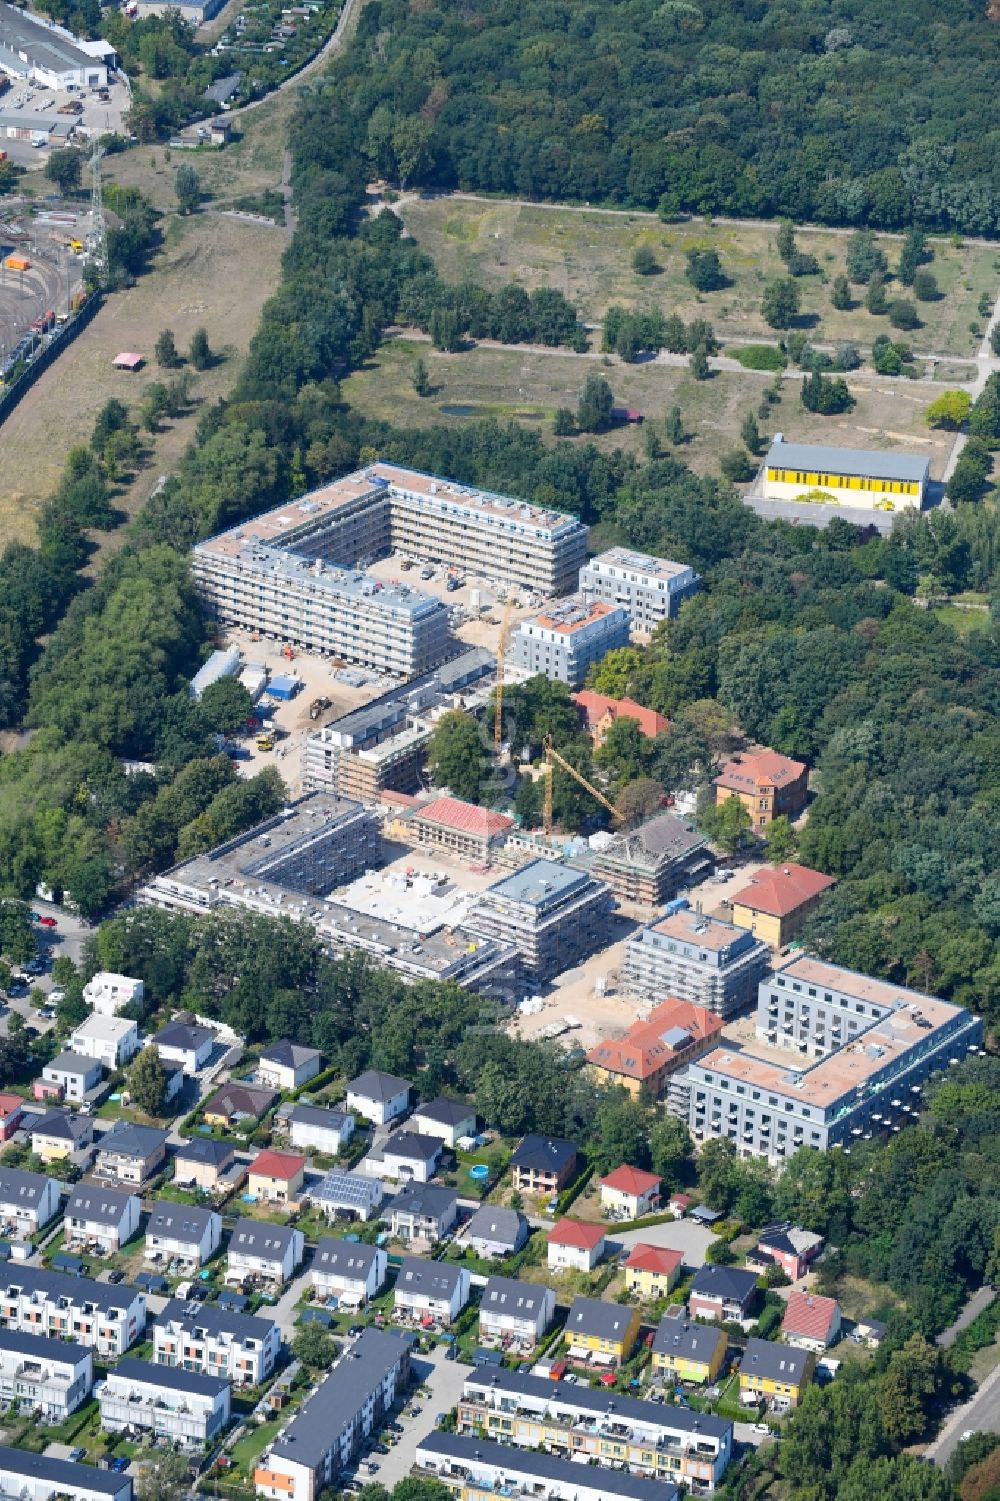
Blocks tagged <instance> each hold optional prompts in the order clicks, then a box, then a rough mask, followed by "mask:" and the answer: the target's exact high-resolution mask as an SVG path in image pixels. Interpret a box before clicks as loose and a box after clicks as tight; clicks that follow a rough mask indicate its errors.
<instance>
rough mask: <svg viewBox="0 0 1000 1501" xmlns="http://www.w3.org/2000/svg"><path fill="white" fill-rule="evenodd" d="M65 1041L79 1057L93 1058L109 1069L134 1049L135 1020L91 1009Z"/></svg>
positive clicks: (124, 1060) (125, 1060)
mask: <svg viewBox="0 0 1000 1501" xmlns="http://www.w3.org/2000/svg"><path fill="white" fill-rule="evenodd" d="M69 1045H70V1048H71V1049H72V1051H73V1052H74V1053H76V1054H78V1055H79V1056H80V1057H81V1058H94V1059H96V1061H97V1062H98V1063H101V1064H103V1065H104V1067H105V1068H106V1069H107V1070H108V1071H109V1073H113V1072H114V1070H115V1069H116V1068H121V1067H122V1065H123V1064H125V1063H128V1061H129V1059H130V1058H134V1057H135V1055H136V1053H138V1051H139V1048H140V1046H141V1044H140V1042H139V1024H138V1022H133V1021H129V1020H128V1018H127V1017H124V1016H101V1015H100V1014H99V1013H98V1012H94V1013H93V1014H92V1015H90V1016H88V1017H87V1020H86V1021H84V1022H81V1023H80V1025H79V1026H78V1027H77V1028H76V1030H75V1031H74V1032H73V1035H72V1036H71V1037H70V1040H69Z"/></svg>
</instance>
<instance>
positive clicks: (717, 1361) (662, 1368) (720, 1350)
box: [653, 1304, 727, 1385]
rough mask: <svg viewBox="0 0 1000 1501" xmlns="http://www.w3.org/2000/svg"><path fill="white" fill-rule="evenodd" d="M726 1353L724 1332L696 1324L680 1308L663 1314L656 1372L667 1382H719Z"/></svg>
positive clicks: (656, 1347) (655, 1354)
mask: <svg viewBox="0 0 1000 1501" xmlns="http://www.w3.org/2000/svg"><path fill="white" fill-rule="evenodd" d="M671 1315H673V1316H671ZM726 1349H727V1343H726V1336H725V1334H724V1333H723V1331H722V1330H721V1329H719V1328H716V1327H713V1326H712V1325H711V1324H696V1323H694V1322H693V1321H692V1320H691V1319H689V1318H688V1317H687V1315H686V1313H685V1312H684V1309H683V1308H682V1307H681V1306H680V1304H677V1305H676V1307H675V1308H674V1309H673V1310H668V1311H667V1313H665V1314H664V1316H663V1318H662V1319H661V1320H660V1324H659V1327H658V1329H657V1331H656V1334H655V1335H654V1336H653V1369H654V1370H655V1371H658V1372H659V1373H660V1375H661V1376H663V1378H664V1379H665V1380H667V1381H690V1382H692V1383H695V1384H700V1385H707V1384H708V1383H709V1382H712V1381H715V1380H716V1379H717V1378H718V1375H719V1372H720V1371H721V1370H722V1367H723V1364H724V1362H725V1359H726Z"/></svg>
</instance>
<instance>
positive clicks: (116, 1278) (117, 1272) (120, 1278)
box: [108, 1267, 125, 1287]
mask: <svg viewBox="0 0 1000 1501" xmlns="http://www.w3.org/2000/svg"><path fill="white" fill-rule="evenodd" d="M108 1281H109V1282H113V1283H114V1284H115V1286H116V1287H117V1286H118V1284H119V1282H124V1281H125V1273H124V1272H123V1271H122V1269H121V1267H115V1269H114V1271H113V1272H111V1273H109V1275H108Z"/></svg>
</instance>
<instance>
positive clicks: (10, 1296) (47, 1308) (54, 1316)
mask: <svg viewBox="0 0 1000 1501" xmlns="http://www.w3.org/2000/svg"><path fill="white" fill-rule="evenodd" d="M145 1327H146V1300H145V1298H144V1297H143V1296H142V1294H141V1293H140V1292H138V1291H137V1290H136V1289H135V1288H134V1287H125V1286H121V1287H109V1286H108V1284H107V1283H105V1282H92V1281H91V1280H90V1278H88V1277H73V1276H66V1275H65V1274H64V1273H62V1272H49V1271H45V1270H42V1269H41V1268H40V1267H27V1266H17V1265H14V1264H13V1263H10V1262H8V1263H7V1264H6V1265H5V1266H3V1267H0V1329H3V1330H4V1331H6V1330H8V1329H18V1330H22V1331H24V1332H25V1333H28V1334H47V1335H49V1336H51V1338H53V1339H70V1340H74V1341H75V1342H76V1343H77V1344H79V1345H86V1346H88V1347H93V1349H94V1350H96V1351H97V1354H98V1355H100V1356H103V1357H105V1358H107V1357H108V1356H117V1355H124V1353H125V1351H126V1350H127V1349H128V1347H129V1345H131V1344H133V1343H134V1342H135V1341H136V1340H137V1339H138V1338H139V1335H140V1334H141V1333H142V1331H143V1330H144V1329H145Z"/></svg>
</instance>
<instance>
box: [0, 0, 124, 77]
mask: <svg viewBox="0 0 1000 1501" xmlns="http://www.w3.org/2000/svg"><path fill="white" fill-rule="evenodd" d="M114 61H115V49H114V48H113V47H112V46H111V44H110V43H109V42H105V41H96V42H86V41H82V40H80V39H79V38H77V37H75V36H73V34H72V33H71V32H69V31H65V30H64V29H63V28H62V27H61V26H54V25H53V24H52V23H51V22H50V21H46V20H43V19H42V17H41V16H36V15H30V14H29V13H28V12H27V11H23V10H19V9H18V8H17V7H16V6H14V5H6V4H0V69H2V70H3V72H4V73H7V74H8V75H9V76H10V77H11V78H16V79H18V80H19V81H23V82H26V83H40V84H44V85H45V86H46V87H47V88H50V89H64V88H67V87H70V88H79V89H106V88H107V86H108V65H109V63H110V64H111V65H112V66H113V65H114Z"/></svg>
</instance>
